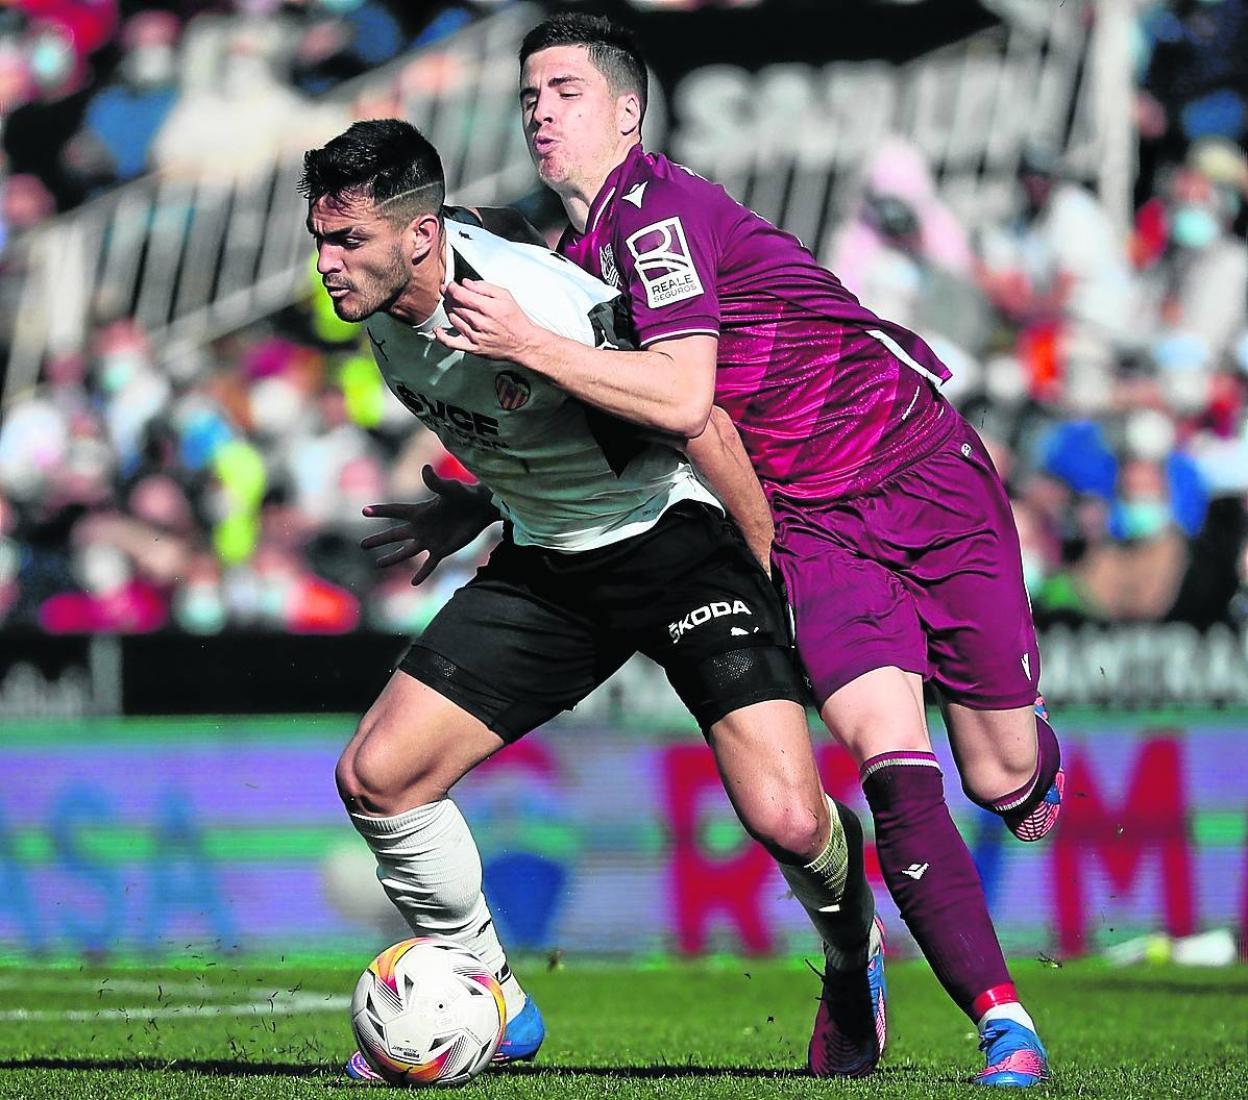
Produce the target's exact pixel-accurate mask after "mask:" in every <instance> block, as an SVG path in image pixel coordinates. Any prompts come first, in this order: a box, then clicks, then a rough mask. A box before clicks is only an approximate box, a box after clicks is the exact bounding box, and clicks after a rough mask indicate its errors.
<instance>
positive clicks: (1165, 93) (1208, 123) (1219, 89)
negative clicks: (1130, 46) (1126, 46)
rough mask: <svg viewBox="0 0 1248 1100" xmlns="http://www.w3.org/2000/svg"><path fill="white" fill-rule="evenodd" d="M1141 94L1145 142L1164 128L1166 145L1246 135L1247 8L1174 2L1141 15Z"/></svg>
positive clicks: (1220, 1) (1226, 1)
mask: <svg viewBox="0 0 1248 1100" xmlns="http://www.w3.org/2000/svg"><path fill="white" fill-rule="evenodd" d="M1140 29H1141V32H1142V38H1143V41H1144V46H1145V51H1146V53H1147V62H1146V69H1145V73H1144V78H1143V86H1142V89H1141V97H1142V100H1143V106H1142V112H1141V113H1142V115H1143V117H1144V119H1145V123H1144V126H1143V127H1142V128H1143V129H1144V133H1145V136H1146V137H1159V136H1161V135H1162V134H1164V133H1166V132H1167V131H1168V132H1169V134H1170V135H1171V148H1175V147H1179V148H1181V147H1182V145H1184V144H1186V143H1187V142H1190V141H1194V140H1196V139H1198V138H1201V137H1208V136H1220V137H1226V138H1230V139H1231V140H1233V141H1238V142H1240V143H1241V144H1242V142H1243V139H1244V138H1245V136H1248V108H1246V107H1245V99H1244V92H1245V89H1246V88H1248V4H1245V2H1244V0H1173V2H1171V3H1164V4H1153V5H1151V6H1149V7H1147V8H1146V9H1145V11H1144V14H1143V17H1142V19H1141V22H1140Z"/></svg>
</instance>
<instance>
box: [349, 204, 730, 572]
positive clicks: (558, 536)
mask: <svg viewBox="0 0 1248 1100" xmlns="http://www.w3.org/2000/svg"><path fill="white" fill-rule="evenodd" d="M445 227H446V237H447V243H446V247H447V252H448V255H447V272H448V275H449V276H451V277H453V278H454V279H456V280H462V279H465V278H467V279H484V280H485V281H486V282H490V283H493V284H495V285H496V286H501V287H505V288H506V289H507V290H509V291H510V292H511V294H512V296H513V297H514V298H515V299H516V301H517V303H518V304H519V305H520V308H521V309H523V310H524V312H525V313H526V314H528V316H529V317H531V318H532V319H533V320H534V321H535V322H536V323H537V324H539V325H541V326H542V327H543V328H546V329H549V330H551V331H552V332H556V333H558V334H559V335H561V336H566V337H568V338H570V339H572V340H578V341H580V342H581V343H583V344H587V345H589V346H590V347H627V346H629V345H628V344H627V343H626V342H625V341H624V340H623V339H622V338H621V337H620V336H619V335H617V333H616V320H615V319H616V316H617V312H616V311H617V309H618V308H620V307H619V305H618V304H617V299H618V297H619V293H618V291H616V290H613V289H612V288H611V287H609V286H607V285H606V284H605V283H602V282H599V281H598V280H597V279H595V278H594V277H593V276H592V275H587V274H586V273H585V272H583V271H581V270H580V269H579V268H578V267H576V265H575V264H573V263H572V262H571V261H569V260H565V259H564V258H563V257H562V256H558V255H556V254H555V253H554V252H551V251H549V250H547V249H545V248H539V247H536V246H534V245H530V244H518V243H514V242H512V241H508V240H504V239H503V238H502V237H499V236H496V235H495V234H493V233H489V232H487V231H486V230H484V229H481V228H478V227H477V226H473V225H465V224H462V223H460V222H457V221H452V220H450V219H449V218H448V219H447V220H446V221H445ZM448 324H449V322H448V320H447V316H446V311H445V309H444V307H443V306H442V305H441V304H439V306H438V309H437V312H436V313H435V314H434V315H433V316H432V317H430V318H429V320H427V321H426V322H425V323H424V324H421V325H417V326H415V327H412V326H409V325H406V324H403V323H402V322H401V321H396V320H395V319H394V318H393V317H390V316H389V315H388V314H384V313H377V314H374V315H373V316H372V317H370V318H369V319H368V321H367V328H368V335H369V339H370V341H371V343H372V347H373V358H374V359H375V360H376V362H377V366H378V368H379V369H380V370H381V373H382V375H383V376H384V377H385V380H386V384H387V385H388V386H389V387H390V389H391V390H393V391H394V393H395V395H396V396H397V397H398V398H399V400H400V401H402V402H403V404H404V405H406V406H407V408H408V409H410V410H411V412H412V413H414V414H415V415H416V416H417V417H418V418H419V419H420V420H421V422H422V423H423V424H425V426H426V427H428V428H430V429H431V430H433V431H434V432H436V433H437V435H438V438H439V439H441V440H442V442H443V444H444V445H445V446H446V449H447V450H448V451H450V452H451V453H452V454H453V455H454V456H455V457H456V458H458V459H459V461H460V462H462V463H463V464H464V466H466V467H467V468H468V469H469V470H470V471H471V472H472V474H473V475H474V476H475V477H476V478H477V479H478V480H479V481H481V482H482V483H483V484H484V485H486V486H487V487H488V488H489V489H490V490H491V492H492V493H493V494H494V501H495V503H496V504H497V505H498V507H499V510H500V511H501V512H502V513H503V516H504V517H505V518H506V519H508V520H510V521H511V523H512V524H513V532H512V537H513V539H514V540H515V542H516V543H517V544H518V545H536V546H543V547H546V548H548V549H552V550H562V551H581V550H590V549H593V548H594V547H598V546H606V545H609V544H610V543H613V542H618V541H619V540H621V539H625V538H629V537H630V536H633V535H637V534H640V533H641V532H642V531H645V530H646V529H648V528H650V527H652V526H653V525H654V524H655V523H656V522H657V521H658V519H659V517H660V516H661V515H662V514H663V513H664V512H665V511H666V510H667V509H668V508H670V507H671V506H672V505H673V504H675V503H676V502H677V501H680V500H700V501H705V502H707V503H709V504H712V505H715V506H716V507H719V504H718V501H717V500H716V498H715V496H714V495H713V494H712V493H711V491H710V490H709V489H707V488H706V487H705V486H704V485H703V484H702V483H701V482H700V481H699V480H698V477H697V475H696V474H695V473H694V470H693V467H692V466H690V465H689V463H688V461H687V460H686V459H685V457H684V455H683V454H682V453H681V452H679V451H677V450H676V449H675V448H674V447H672V446H670V445H668V444H666V443H664V442H661V441H659V440H657V439H656V437H655V436H654V435H653V434H647V433H646V431H645V429H643V428H640V427H638V426H636V425H633V424H628V423H626V422H625V421H622V420H619V419H616V418H615V417H612V416H610V415H608V414H606V413H602V412H599V411H598V410H595V409H591V408H589V407H587V406H585V405H582V404H581V403H580V402H579V401H577V400H576V399H575V398H573V397H570V396H569V395H568V394H567V393H565V392H564V391H563V390H561V389H559V388H558V387H557V386H555V385H553V384H552V383H550V382H548V381H547V380H546V379H545V378H543V377H542V376H541V375H538V374H534V373H533V372H532V371H528V370H525V369H524V368H523V367H520V366H517V365H515V364H513V363H506V362H499V361H496V360H492V359H483V358H481V357H480V356H476V355H465V354H464V353H463V352H459V351H453V350H451V349H450V348H446V347H443V346H442V345H441V344H439V343H438V342H437V340H435V339H434V336H433V333H434V330H435V329H436V328H445V327H447V326H448ZM620 354H621V355H626V354H628V352H627V351H621V352H620Z"/></svg>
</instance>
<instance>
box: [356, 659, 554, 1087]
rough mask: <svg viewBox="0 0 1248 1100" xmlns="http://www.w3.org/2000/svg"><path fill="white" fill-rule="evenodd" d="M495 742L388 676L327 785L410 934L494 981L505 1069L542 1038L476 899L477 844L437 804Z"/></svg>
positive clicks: (449, 807) (455, 815)
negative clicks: (469, 962) (470, 957)
mask: <svg viewBox="0 0 1248 1100" xmlns="http://www.w3.org/2000/svg"><path fill="white" fill-rule="evenodd" d="M503 743H504V742H503V740H502V738H501V737H499V735H498V734H496V733H494V732H493V731H491V730H490V729H489V728H487V727H486V725H485V724H484V723H483V722H481V721H480V720H479V719H478V718H476V717H474V716H473V715H472V714H470V713H468V712H467V711H466V710H464V709H463V708H461V707H459V706H458V705H457V704H455V703H454V702H452V701H451V700H450V699H448V698H446V697H445V696H443V695H441V694H439V693H438V692H436V691H434V690H433V689H432V688H430V687H428V686H427V685H425V684H423V683H421V682H420V681H419V680H417V679H415V678H414V677H412V676H409V675H408V674H407V673H405V672H396V673H395V674H394V676H393V677H392V678H391V680H390V682H389V683H388V684H387V685H386V688H385V689H384V690H383V691H382V694H381V695H380V696H379V698H378V700H377V702H376V703H375V704H374V705H373V707H372V708H370V710H369V712H368V713H367V714H366V715H365V717H364V719H363V720H362V721H361V722H360V725H359V728H358V729H357V731H356V734H355V736H354V737H353V738H352V739H351V742H350V743H349V744H348V746H347V748H346V750H344V752H343V754H342V757H341V759H340V760H339V763H338V768H337V771H336V780H337V783H338V789H339V793H340V794H341V796H342V798H343V801H344V803H345V804H346V806H347V809H348V812H349V815H350V817H351V823H352V824H353V825H354V826H355V828H356V830H357V831H358V832H359V833H360V835H361V836H362V837H363V838H364V840H365V841H366V842H367V844H368V846H369V847H370V848H371V849H372V852H373V855H374V856H375V857H376V859H377V866H378V878H379V879H380V881H381V884H382V886H383V887H384V889H385V891H386V893H387V895H388V896H389V897H390V900H391V901H392V902H393V903H394V905H395V907H396V908H397V909H398V910H399V912H400V913H401V914H402V915H403V918H404V919H405V920H406V922H407V924H408V926H409V927H410V928H411V929H412V931H413V933H414V934H416V935H439V936H447V937H449V938H451V939H453V940H456V941H457V942H459V943H462V944H463V945H464V946H465V947H467V948H468V949H469V950H471V951H473V952H474V953H475V954H476V955H477V956H478V957H479V958H480V959H481V960H482V961H483V962H484V963H485V964H486V965H487V966H488V967H489V968H490V969H491V970H492V971H493V972H494V973H495V974H497V975H498V978H499V981H500V983H501V985H502V987H503V993H504V997H505V998H506V1002H507V1015H508V1026H507V1031H506V1033H505V1035H504V1038H503V1042H502V1043H501V1044H500V1046H499V1052H498V1054H496V1056H495V1060H496V1061H514V1060H517V1059H525V1058H531V1057H533V1055H534V1054H536V1053H537V1048H538V1047H539V1046H540V1045H541V1042H542V1038H543V1037H544V1030H545V1029H544V1027H543V1026H542V1021H541V1016H540V1013H538V1012H537V1008H536V1005H533V1004H532V1002H531V1001H529V999H528V998H527V997H526V996H525V993H524V991H523V989H521V987H520V984H519V982H518V981H517V980H516V978H515V976H514V975H513V974H512V973H511V969H510V967H509V966H508V964H507V959H506V955H505V954H504V952H503V947H502V944H501V943H500V942H499V938H498V934H497V932H496V931H495V928H494V921H493V918H492V917H491V915H490V911H489V907H488V905H487V904H486V901H485V896H484V894H483V893H482V889H481V887H482V872H481V857H480V854H479V853H478V851H477V846H476V843H475V842H474V840H473V838H472V834H471V832H470V831H469V829H468V825H467V822H465V821H464V818H463V815H462V814H461V813H460V812H459V808H458V807H457V806H456V805H455V804H454V803H453V802H452V801H451V800H450V799H449V798H447V797H446V792H447V791H448V790H449V789H450V788H451V787H452V786H453V785H454V783H455V782H456V781H457V780H458V779H460V778H461V777H462V776H463V775H464V774H465V773H466V772H468V771H469V770H471V769H472V768H473V767H474V766H475V765H476V764H478V763H480V762H481V761H482V760H484V759H485V758H486V757H488V756H490V755H492V754H493V753H494V752H496V751H498V749H499V748H501V747H502V745H503ZM366 1069H367V1065H366V1063H364V1062H363V1061H362V1059H357V1058H352V1060H351V1061H350V1062H349V1063H348V1066H347V1073H348V1074H349V1075H350V1076H353V1077H365V1078H367V1077H369V1074H368V1073H367V1072H366Z"/></svg>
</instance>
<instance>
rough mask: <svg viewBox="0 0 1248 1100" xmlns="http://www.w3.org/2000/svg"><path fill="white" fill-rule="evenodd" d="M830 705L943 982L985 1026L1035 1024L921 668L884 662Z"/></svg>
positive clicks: (827, 712)
mask: <svg viewBox="0 0 1248 1100" xmlns="http://www.w3.org/2000/svg"><path fill="white" fill-rule="evenodd" d="M822 714H823V718H824V721H825V722H827V724H828V728H829V729H830V730H832V732H833V733H834V734H835V735H836V736H837V737H838V738H839V739H840V740H842V741H843V742H844V743H845V744H846V745H847V747H848V748H849V749H850V751H851V752H852V753H853V754H854V757H855V759H856V760H857V761H858V764H859V767H860V769H861V776H862V785H863V791H864V792H865V793H866V796H867V802H868V804H869V805H870V807H871V813H872V816H873V818H874V819H875V845H876V851H877V854H878V856H879V860H880V870H881V872H882V873H883V875H884V882H885V884H886V885H887V887H888V890H889V893H890V894H892V896H893V900H894V901H895V902H896V903H897V908H898V909H899V910H900V911H901V917H902V919H903V920H904V921H905V922H906V926H907V927H908V928H909V929H910V932H911V934H912V935H913V936H914V938H915V941H916V942H917V943H918V945H919V947H920V948H921V949H922V951H923V954H924V955H925V956H926V958H927V960H928V962H929V963H930V964H931V967H932V970H933V971H934V972H935V974H936V977H937V978H938V979H939V981H940V983H941V984H942V985H943V986H944V987H945V990H946V991H947V992H948V993H949V995H950V997H952V999H953V1000H954V1002H955V1003H956V1004H957V1005H958V1007H959V1008H961V1009H962V1010H963V1011H964V1012H966V1013H967V1015H968V1016H970V1018H971V1019H972V1020H974V1021H975V1022H976V1025H977V1026H978V1028H979V1030H980V1034H981V1035H986V1034H987V1032H988V1029H989V1028H990V1027H992V1026H994V1025H995V1024H997V1023H998V1022H999V1021H1000V1020H1011V1021H1013V1022H1015V1023H1018V1024H1021V1025H1022V1026H1024V1027H1027V1028H1031V1029H1032V1030H1033V1032H1034V1025H1033V1024H1032V1021H1031V1017H1030V1016H1028V1015H1027V1013H1026V1012H1025V1011H1024V1010H1023V1008H1022V1006H1021V1005H1020V1004H1019V1002H1018V995H1017V992H1016V991H1015V988H1014V984H1013V981H1012V980H1011V978H1010V973H1009V970H1008V969H1007V967H1006V965H1005V958H1004V956H1003V955H1002V953H1001V946H1000V944H999V942H998V941H997V935H996V931H995V929H994V928H993V925H992V918H991V917H990V916H989V914H988V905H987V901H986V900H985V898H984V891H983V886H982V884H981V883H980V880H979V874H978V872H977V871H976V870H975V864H974V862H973V861H972V859H971V854H970V852H969V851H968V850H967V847H966V843H965V842H964V841H963V839H962V837H961V835H960V834H959V833H958V830H957V827H956V826H955V825H954V823H953V819H952V818H951V817H950V815H949V808H948V806H947V805H946V803H945V796H944V785H943V778H942V776H941V771H940V766H939V764H938V763H937V761H936V757H935V755H934V754H933V753H932V752H931V744H930V742H929V741H928V734H927V726H926V718H925V716H924V713H923V697H922V684H921V682H920V681H919V678H918V677H917V676H915V675H914V674H913V673H907V672H903V671H902V670H900V669H897V668H884V669H877V670H875V671H873V672H871V673H867V674H866V675H864V676H861V677H859V678H858V679H857V680H854V681H852V682H851V683H849V684H847V685H846V686H845V687H844V688H842V689H840V690H839V691H837V692H834V693H833V694H832V695H831V696H830V697H829V698H828V700H827V701H826V702H825V703H824V705H823V708H822ZM889 731H892V732H891V734H890V733H889ZM890 741H891V742H892V745H891V747H890V744H889V743H890ZM988 1083H991V1082H988Z"/></svg>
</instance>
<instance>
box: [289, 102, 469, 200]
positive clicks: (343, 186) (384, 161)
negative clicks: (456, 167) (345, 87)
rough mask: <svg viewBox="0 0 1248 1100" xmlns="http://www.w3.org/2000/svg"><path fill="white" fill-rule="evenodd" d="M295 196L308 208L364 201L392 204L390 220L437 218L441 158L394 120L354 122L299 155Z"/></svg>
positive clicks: (442, 197) (441, 194) (443, 181)
mask: <svg viewBox="0 0 1248 1100" xmlns="http://www.w3.org/2000/svg"><path fill="white" fill-rule="evenodd" d="M299 191H300V192H301V193H302V194H303V195H304V196H305V197H306V198H307V200H308V202H309V203H314V202H316V201H317V200H318V199H321V198H325V197H328V198H329V200H330V201H331V203H334V204H339V203H342V202H343V201H344V200H351V199H361V198H362V199H367V200H371V201H372V202H374V203H376V204H377V205H378V206H382V205H385V204H387V203H393V210H392V211H389V212H388V213H390V214H391V215H392V217H393V218H394V219H396V220H397V219H401V218H406V217H407V216H408V215H409V214H414V213H425V212H427V211H433V212H435V213H436V212H437V211H439V210H441V208H442V203H443V202H444V201H445V199H446V178H445V176H444V175H443V173H442V158H441V157H439V156H438V151H437V150H436V149H435V148H434V147H433V146H432V145H431V144H430V143H429V141H428V140H427V139H426V138H425V137H424V135H423V134H421V132H420V131H419V130H417V129H416V127H415V126H413V125H412V124H411V123H410V122H404V121H403V120H402V119H398V118H379V119H370V120H368V121H365V122H356V123H354V124H353V125H352V126H351V127H350V128H349V129H347V130H345V131H343V133H341V134H339V135H338V136H337V137H336V138H334V139H333V140H332V141H330V142H328V143H326V145H325V146H324V147H322V148H320V149H309V150H308V151H307V152H306V153H304V154H303V175H302V177H300V180H299Z"/></svg>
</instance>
